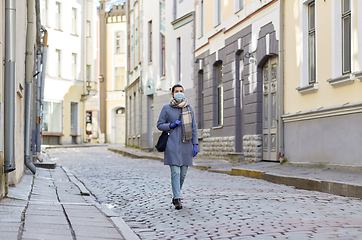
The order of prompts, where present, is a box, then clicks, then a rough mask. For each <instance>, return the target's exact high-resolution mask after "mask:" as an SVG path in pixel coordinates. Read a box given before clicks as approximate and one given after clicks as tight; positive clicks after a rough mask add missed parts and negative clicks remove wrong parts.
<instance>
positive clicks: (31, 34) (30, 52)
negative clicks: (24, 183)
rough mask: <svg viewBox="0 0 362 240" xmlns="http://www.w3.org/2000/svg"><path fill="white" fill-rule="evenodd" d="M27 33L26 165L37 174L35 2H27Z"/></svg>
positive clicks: (33, 0)
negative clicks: (33, 134)
mask: <svg viewBox="0 0 362 240" xmlns="http://www.w3.org/2000/svg"><path fill="white" fill-rule="evenodd" d="M27 7H28V8H27V18H28V25H27V33H26V60H25V63H26V64H25V146H24V154H25V156H24V157H25V165H26V166H27V167H28V168H29V169H30V171H32V172H33V173H34V174H35V173H36V168H35V166H34V164H33V163H32V156H31V152H30V144H31V129H32V128H31V110H32V109H31V103H32V101H31V99H32V92H33V89H32V83H33V66H34V43H35V16H34V15H35V14H34V10H35V0H28V2H27Z"/></svg>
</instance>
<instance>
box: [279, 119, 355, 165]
mask: <svg viewBox="0 0 362 240" xmlns="http://www.w3.org/2000/svg"><path fill="white" fill-rule="evenodd" d="M361 119H362V113H356V114H348V115H342V116H334V117H325V118H317V119H311V120H303V121H295V122H286V123H285V124H284V127H285V131H284V136H285V157H286V158H287V159H288V160H289V161H290V162H312V163H332V164H343V165H349V164H351V165H362V162H361V156H362V148H361V146H360V145H361V141H362V128H361Z"/></svg>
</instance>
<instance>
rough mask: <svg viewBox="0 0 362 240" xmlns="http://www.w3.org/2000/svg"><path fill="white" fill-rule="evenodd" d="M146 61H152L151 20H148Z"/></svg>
mask: <svg viewBox="0 0 362 240" xmlns="http://www.w3.org/2000/svg"><path fill="white" fill-rule="evenodd" d="M148 39H149V40H148V49H149V51H148V62H149V63H151V62H152V21H149V22H148Z"/></svg>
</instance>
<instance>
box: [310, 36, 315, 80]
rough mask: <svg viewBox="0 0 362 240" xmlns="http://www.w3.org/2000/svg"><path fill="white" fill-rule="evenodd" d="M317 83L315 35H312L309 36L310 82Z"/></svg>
mask: <svg viewBox="0 0 362 240" xmlns="http://www.w3.org/2000/svg"><path fill="white" fill-rule="evenodd" d="M315 81H316V79H315V34H314V33H312V34H310V35H309V82H310V83H314V82H315Z"/></svg>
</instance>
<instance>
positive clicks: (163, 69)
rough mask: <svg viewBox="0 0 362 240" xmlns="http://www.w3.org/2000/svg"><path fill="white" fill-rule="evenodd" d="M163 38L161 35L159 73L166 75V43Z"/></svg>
mask: <svg viewBox="0 0 362 240" xmlns="http://www.w3.org/2000/svg"><path fill="white" fill-rule="evenodd" d="M165 41H166V40H165V36H164V35H162V34H161V73H162V76H165V75H166V43H165Z"/></svg>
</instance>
